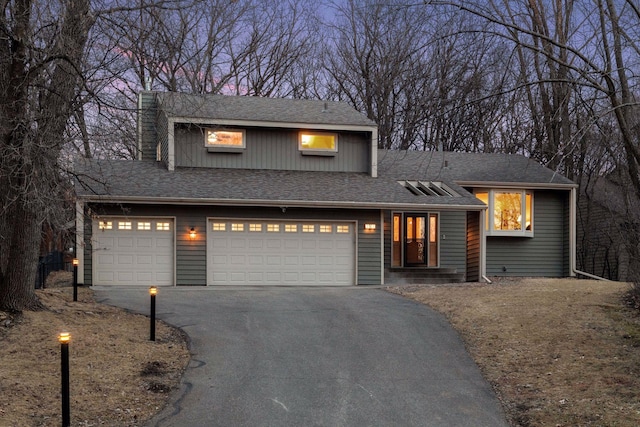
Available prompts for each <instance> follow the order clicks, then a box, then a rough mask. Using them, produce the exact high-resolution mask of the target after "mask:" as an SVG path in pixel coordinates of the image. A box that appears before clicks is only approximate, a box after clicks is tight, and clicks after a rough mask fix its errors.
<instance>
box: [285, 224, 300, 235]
mask: <svg viewBox="0 0 640 427" xmlns="http://www.w3.org/2000/svg"><path fill="white" fill-rule="evenodd" d="M284 232H285V233H297V232H298V226H297V225H296V224H285V226H284Z"/></svg>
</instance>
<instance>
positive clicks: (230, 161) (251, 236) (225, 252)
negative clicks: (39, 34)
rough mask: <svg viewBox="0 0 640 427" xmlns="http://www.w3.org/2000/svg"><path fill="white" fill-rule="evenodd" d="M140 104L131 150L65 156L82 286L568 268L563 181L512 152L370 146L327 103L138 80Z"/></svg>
mask: <svg viewBox="0 0 640 427" xmlns="http://www.w3.org/2000/svg"><path fill="white" fill-rule="evenodd" d="M138 107H139V114H138V129H137V134H138V148H139V158H138V159H136V160H82V161H79V162H78V164H77V167H76V168H77V171H76V172H77V173H78V176H81V177H83V178H82V179H81V180H79V181H78V182H77V183H76V194H77V212H78V214H77V218H76V230H77V233H78V239H77V248H76V251H77V256H78V258H79V260H80V271H81V272H82V274H80V278H79V282H80V283H84V284H87V285H144V286H148V285H159V286H162V285H166V286H172V285H178V286H181V285H195V286H205V285H209V286H228V285H239V286H245V285H250V286H264V285H278V286H282V285H284V286H286V285H290V286H316V285H321V286H351V285H381V284H392V283H406V282H426V283H429V282H454V281H465V280H467V281H478V280H481V279H482V276H484V275H485V274H487V272H489V273H490V274H492V275H500V274H505V275H528V276H535V275H544V276H563V275H570V274H571V272H572V269H571V265H572V264H571V262H572V257H573V251H575V246H574V243H573V240H572V239H573V234H572V231H571V230H572V226H573V221H572V215H574V214H575V213H574V211H573V200H574V199H573V197H574V187H575V186H574V185H573V184H572V183H571V182H570V181H569V180H567V179H566V178H563V177H561V176H558V175H556V174H554V173H553V171H550V170H549V169H546V168H544V167H543V166H541V165H539V164H537V163H535V162H533V161H531V160H529V159H526V158H524V157H521V156H505V155H477V154H462V153H442V152H437V153H428V152H407V151H383V150H378V149H377V144H378V141H377V127H376V125H375V123H373V122H371V121H370V120H368V119H367V118H366V117H365V116H364V115H362V114H361V113H359V112H358V111H356V110H354V109H353V108H351V107H350V106H348V105H347V104H345V103H339V102H328V101H317V100H294V99H272V98H259V97H233V96H223V95H187V94H180V93H157V92H142V93H141V94H140V97H139V106H138ZM535 257H539V261H540V262H537V261H535Z"/></svg>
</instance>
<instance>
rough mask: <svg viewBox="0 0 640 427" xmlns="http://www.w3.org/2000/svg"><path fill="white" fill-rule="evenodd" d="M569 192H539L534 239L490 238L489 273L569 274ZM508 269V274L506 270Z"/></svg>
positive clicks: (555, 275) (534, 202)
mask: <svg viewBox="0 0 640 427" xmlns="http://www.w3.org/2000/svg"><path fill="white" fill-rule="evenodd" d="M567 193H568V192H566V191H535V192H534V195H533V210H534V212H533V233H534V234H533V237H532V238H529V237H497V236H488V237H487V274H488V275H491V276H546V277H563V276H564V274H565V272H566V271H567V269H566V266H565V263H566V262H567V261H566V260H568V254H565V251H566V250H567V248H568V243H567V242H565V240H566V239H568V232H567V230H565V228H566V224H568V222H567V221H566V220H565V218H564V215H565V199H566V198H567V197H568V194H567ZM505 270H506V271H505Z"/></svg>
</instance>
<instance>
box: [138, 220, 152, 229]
mask: <svg viewBox="0 0 640 427" xmlns="http://www.w3.org/2000/svg"><path fill="white" fill-rule="evenodd" d="M138 230H141V231H147V230H151V223H150V222H142V221H141V222H138Z"/></svg>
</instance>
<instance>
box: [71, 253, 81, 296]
mask: <svg viewBox="0 0 640 427" xmlns="http://www.w3.org/2000/svg"><path fill="white" fill-rule="evenodd" d="M72 264H73V300H74V301H78V264H80V260H78V258H74V259H73V261H72Z"/></svg>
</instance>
